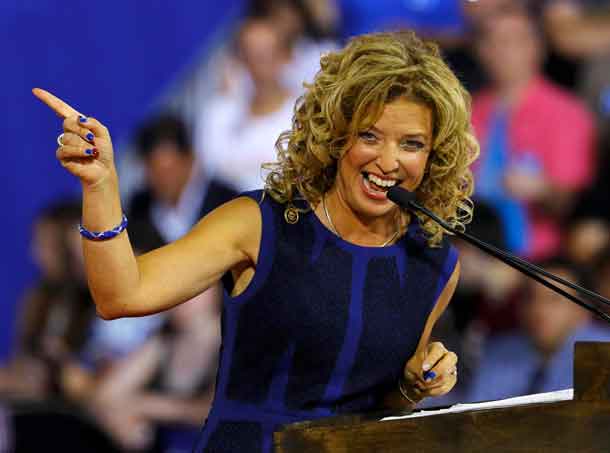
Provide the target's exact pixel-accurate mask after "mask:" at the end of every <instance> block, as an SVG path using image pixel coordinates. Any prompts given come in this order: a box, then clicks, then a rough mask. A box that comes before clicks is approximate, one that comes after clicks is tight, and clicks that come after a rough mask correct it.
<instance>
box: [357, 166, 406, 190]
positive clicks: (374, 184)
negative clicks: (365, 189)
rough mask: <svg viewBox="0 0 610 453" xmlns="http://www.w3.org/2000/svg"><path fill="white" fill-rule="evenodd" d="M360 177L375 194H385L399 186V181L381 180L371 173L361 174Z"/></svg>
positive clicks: (364, 172)
mask: <svg viewBox="0 0 610 453" xmlns="http://www.w3.org/2000/svg"><path fill="white" fill-rule="evenodd" d="M362 177H363V178H364V181H365V183H366V184H368V186H369V187H370V188H371V189H372V190H375V191H377V192H387V191H388V190H389V189H390V188H392V187H394V186H396V185H399V184H400V183H401V181H399V180H397V179H382V178H380V177H378V176H376V175H374V174H372V173H368V172H366V171H363V172H362Z"/></svg>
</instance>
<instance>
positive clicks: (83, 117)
mask: <svg viewBox="0 0 610 453" xmlns="http://www.w3.org/2000/svg"><path fill="white" fill-rule="evenodd" d="M78 121H80V122H81V123H86V122H87V117H86V116H83V115H80V116H79V117H78Z"/></svg>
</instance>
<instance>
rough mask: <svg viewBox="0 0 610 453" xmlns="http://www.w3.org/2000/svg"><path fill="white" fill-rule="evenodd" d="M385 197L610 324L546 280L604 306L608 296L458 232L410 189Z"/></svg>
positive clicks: (595, 310) (394, 190) (397, 189)
mask: <svg viewBox="0 0 610 453" xmlns="http://www.w3.org/2000/svg"><path fill="white" fill-rule="evenodd" d="M387 196H388V198H389V199H390V200H391V201H393V202H394V203H396V204H397V205H399V206H401V207H403V208H405V209H409V210H411V211H419V212H421V213H423V214H424V215H426V216H428V217H430V218H431V219H432V220H434V221H435V222H436V223H438V224H439V225H440V226H442V227H443V228H444V229H446V230H447V231H450V232H451V233H453V234H455V235H456V236H458V237H460V238H462V239H464V240H465V241H466V242H468V243H469V244H472V245H474V246H475V247H477V248H479V249H481V250H483V251H484V252H486V253H488V254H490V255H492V256H494V257H496V258H497V259H499V260H500V261H502V262H504V263H506V264H507V265H509V266H510V267H512V268H514V269H516V270H518V271H519V272H521V273H523V274H525V275H527V276H528V277H530V278H532V279H534V280H536V281H537V282H538V283H540V284H542V285H544V286H546V287H547V288H549V289H551V290H553V291H555V292H556V293H557V294H560V295H562V296H563V297H565V298H566V299H568V300H570V301H571V302H574V303H575V304H577V305H579V306H581V307H583V308H585V309H587V310H589V311H591V312H593V313H594V314H596V315H597V316H599V317H600V318H602V319H603V320H604V321H606V322H608V323H610V316H609V315H608V314H607V313H604V312H603V311H601V310H600V309H598V308H597V307H595V306H594V305H591V304H588V303H587V302H584V301H583V300H581V299H579V298H578V297H576V296H574V295H572V294H570V293H568V292H566V291H565V290H563V289H561V288H560V287H558V286H557V285H555V284H553V283H551V282H550V281H549V280H553V281H555V282H558V283H560V284H562V285H564V286H567V287H568V288H571V289H573V290H574V291H576V292H577V293H579V294H584V295H586V296H588V297H590V298H591V299H593V300H595V301H597V302H600V303H601V304H604V305H607V306H610V300H609V299H607V298H605V297H603V296H601V295H599V294H597V293H595V292H593V291H590V290H588V289H586V288H583V287H581V286H579V285H576V284H574V283H571V282H569V281H567V280H565V279H563V278H561V277H559V276H557V275H555V274H552V273H550V272H548V271H546V270H544V269H542V268H541V267H539V266H536V265H535V264H532V263H530V262H528V261H525V260H523V259H521V258H519V257H517V256H515V255H513V254H511V253H508V252H506V251H504V250H501V249H499V248H497V247H494V246H493V245H491V244H488V243H486V242H483V241H481V240H480V239H477V238H476V237H474V236H472V235H470V234H468V233H464V232H462V231H459V230H457V229H455V228H453V227H452V226H451V225H449V224H448V223H447V222H445V221H444V220H443V219H441V218H440V217H438V216H437V215H436V214H434V213H433V212H432V211H430V210H429V209H427V208H425V207H423V206H421V205H420V204H419V203H417V201H416V200H415V194H414V193H413V192H409V191H408V190H406V189H403V188H402V187H398V186H394V187H392V188H391V189H389V190H388V193H387ZM543 277H545V278H543Z"/></svg>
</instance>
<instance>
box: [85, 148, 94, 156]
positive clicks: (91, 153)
mask: <svg viewBox="0 0 610 453" xmlns="http://www.w3.org/2000/svg"><path fill="white" fill-rule="evenodd" d="M85 154H86V155H87V156H92V155H93V150H92V149H86V150H85Z"/></svg>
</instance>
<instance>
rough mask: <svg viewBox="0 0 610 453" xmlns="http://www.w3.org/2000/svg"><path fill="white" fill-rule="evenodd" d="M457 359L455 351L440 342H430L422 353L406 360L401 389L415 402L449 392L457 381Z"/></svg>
mask: <svg viewBox="0 0 610 453" xmlns="http://www.w3.org/2000/svg"><path fill="white" fill-rule="evenodd" d="M457 361H458V357H457V355H456V354H455V352H451V351H448V350H447V348H445V346H443V344H442V343H440V342H438V341H436V342H433V343H430V344H429V345H428V346H427V347H426V349H425V351H423V354H422V353H419V354H415V355H413V357H411V358H410V359H409V361H408V362H407V364H406V366H405V368H404V380H403V382H402V383H401V386H402V390H403V391H404V392H406V393H407V396H408V397H409V399H410V400H413V401H415V402H419V401H421V400H422V399H424V398H426V397H429V396H440V395H445V394H446V393H449V391H450V390H451V389H452V388H453V387H454V386H455V384H456V382H457Z"/></svg>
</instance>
